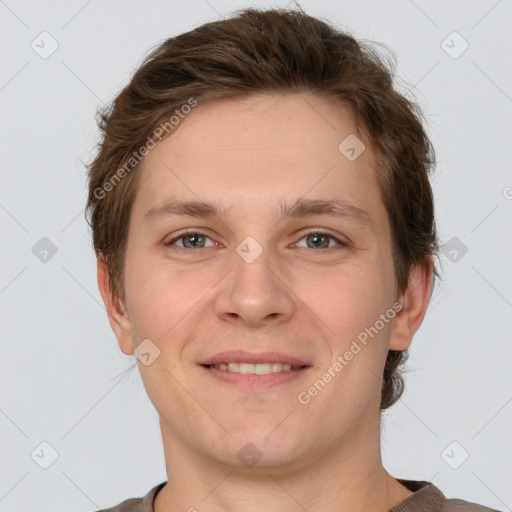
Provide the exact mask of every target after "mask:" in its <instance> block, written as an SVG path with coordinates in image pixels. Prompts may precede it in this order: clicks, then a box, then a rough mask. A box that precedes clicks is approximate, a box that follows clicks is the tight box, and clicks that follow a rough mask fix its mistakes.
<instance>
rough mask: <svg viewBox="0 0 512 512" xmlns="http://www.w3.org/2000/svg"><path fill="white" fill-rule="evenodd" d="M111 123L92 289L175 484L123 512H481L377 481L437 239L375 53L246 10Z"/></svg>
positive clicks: (406, 127)
mask: <svg viewBox="0 0 512 512" xmlns="http://www.w3.org/2000/svg"><path fill="white" fill-rule="evenodd" d="M101 127H102V129H103V132H104V134H103V142H102V145H101V147H100V151H99V153H98V156H97V157H96V159H95V160H94V162H93V163H92V164H91V166H90V170H89V180H90V183H89V187H90V194H89V201H88V205H87V206H88V211H89V212H90V213H91V225H92V229H93V237H94V246H95V249H96V252H97V256H98V259H97V261H98V283H99V288H100V291H101V294H102V297H103V300H104V302H105V305H106V307H107V311H108V316H109V320H110V324H111V326H112V329H113V330H114V332H115V335H116V337H117V340H118V342H119V346H120V348H121V350H122V351H123V352H124V353H125V354H134V355H136V357H137V360H138V363H139V368H140V372H141V376H142V379H143V382H144V385H145V388H146V390H147V393H148V395H149V397H150V399H151V401H152V403H153V404H154V406H155V408H156V410H157V411H158V413H159V416H160V426H161V431H162V438H163V444H164V452H165V460H166V468H167V477H168V478H167V481H166V482H162V483H160V484H159V485H157V486H155V487H154V488H153V489H151V490H150V491H149V492H148V493H147V494H146V496H145V497H144V498H133V499H129V500H126V501H124V502H123V503H121V504H119V505H118V506H117V507H114V508H111V509H109V510H110V511H111V512H120V511H141V512H142V511H144V512H149V511H155V512H167V511H168V512H171V511H172V512H174V511H178V510H183V511H186V510H188V511H195V510H198V511H200V512H217V511H234V510H237V511H238V510H243V511H247V512H252V511H258V512H262V511H263V512H265V511H275V510H279V511H280V512H288V511H290V512H291V511H296V510H307V511H309V512H320V511H333V510H350V511H354V512H359V511H368V510H371V511H376V512H377V511H379V512H380V511H382V512H385V511H388V510H393V512H398V511H413V510H414V511H418V510H420V511H429V512H430V511H440V510H443V511H450V510H471V511H473V510H474V511H485V510H491V509H488V508H486V507H483V506H480V505H477V504H472V503H469V502H466V501H462V500H447V499H446V498H445V496H444V495H443V493H442V492H441V491H440V490H439V489H438V488H437V487H436V486H434V485H433V484H431V483H430V482H425V481H411V480H403V479H396V478H394V477H392V476H391V475H390V474H389V473H388V472H387V471H386V470H385V468H384V467H383V465H382V461H381V455H380V418H381V414H382V412H383V411H384V410H386V409H388V408H389V407H390V406H392V405H393V404H394V403H396V401H397V400H398V399H399V398H400V395H401V393H402V391H403V381H402V378H401V376H400V372H399V370H400V366H401V365H403V363H404V361H405V360H406V354H407V353H406V351H407V349H408V347H409V346H410V344H411V342H412V338H413V336H414V334H415V332H416V331H417V330H418V328H419V327H420V325H421V323H422V321H423V318H424V315H425V312H426V308H427V306H428V302H429V300H430V297H431V293H432V288H433V284H434V276H436V275H437V271H436V268H435V265H434V257H435V256H436V255H437V252H438V240H437V235H436V230H435V222H434V208H433V199H432V191H431V188H430V184H429V181H428V174H429V171H430V170H431V168H432V167H433V164H434V152H433V149H432V147H431V144H430V142H429V141H428V139H427V137H426V135H425V132H424V130H423V127H422V123H421V121H420V112H419V111H418V110H417V107H416V106H415V105H414V104H412V103H410V102H409V101H407V100H406V99H405V98H404V97H402V96H401V95H399V94H398V93H397V92H396V91H394V90H393V87H392V71H391V70H390V69H389V68H388V67H387V66H386V65H385V64H384V63H383V61H382V60H381V59H380V58H379V56H378V54H377V53H376V52H374V51H373V50H372V49H371V48H370V47H369V46H364V45H362V44H360V43H358V42H357V41H355V40H354V39H353V38H352V37H350V36H349V35H347V34H343V33H340V32H339V31H337V30H336V29H334V28H333V27H330V26H329V25H328V24H326V23H325V22H322V21H320V20H317V19H315V18H312V17H309V16H307V15H305V14H304V13H302V12H298V11H281V10H267V11H260V10H254V9H247V10H244V11H242V12H240V13H238V14H237V15H236V16H234V17H232V18H230V19H226V20H223V21H218V22H214V23H209V24H206V25H203V26H201V27H198V28H196V29H195V30H192V31H191V32H188V33H186V34H182V35H180V36H178V37H175V38H171V39H169V40H168V41H166V42H165V43H163V44H162V45H161V46H160V47H159V48H157V49H156V50H155V51H154V52H153V53H152V55H150V56H149V57H148V59H147V60H146V61H145V63H144V64H143V65H142V66H141V67H140V69H139V70H138V71H137V73H136V74H135V75H134V77H133V78H132V80H131V82H130V83H129V84H128V85H127V87H126V88H125V89H124V90H123V91H122V92H121V94H120V95H119V96H118V98H117V99H116V100H115V102H114V104H113V106H112V109H111V110H109V111H107V112H104V113H103V117H102V123H101Z"/></svg>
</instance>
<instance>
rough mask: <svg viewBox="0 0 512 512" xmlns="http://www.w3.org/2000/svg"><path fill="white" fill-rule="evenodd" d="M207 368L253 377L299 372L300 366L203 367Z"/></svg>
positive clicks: (246, 364)
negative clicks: (252, 375)
mask: <svg viewBox="0 0 512 512" xmlns="http://www.w3.org/2000/svg"><path fill="white" fill-rule="evenodd" d="M205 366H206V367H207V368H213V369H215V370H223V371H228V372H234V373H243V374H250V373H252V374H255V375H268V374H270V373H277V372H283V371H284V372H289V371H294V370H299V369H300V368H302V366H292V365H290V364H282V363H257V364H253V363H220V364H210V365H205Z"/></svg>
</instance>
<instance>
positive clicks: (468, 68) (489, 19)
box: [0, 0, 512, 512]
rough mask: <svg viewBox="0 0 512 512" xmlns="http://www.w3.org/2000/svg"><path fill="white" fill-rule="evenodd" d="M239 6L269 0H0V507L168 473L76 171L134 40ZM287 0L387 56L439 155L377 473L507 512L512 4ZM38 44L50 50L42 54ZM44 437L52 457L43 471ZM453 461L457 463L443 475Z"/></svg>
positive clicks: (77, 501) (75, 502) (71, 498)
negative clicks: (425, 266) (399, 379)
mask: <svg viewBox="0 0 512 512" xmlns="http://www.w3.org/2000/svg"><path fill="white" fill-rule="evenodd" d="M249 5H257V6H261V7H264V6H267V7H270V6H282V7H284V6H286V5H287V2H277V3H271V2H258V3H249V2H247V3H246V2H238V1H237V2H227V1H225V0H208V1H206V0H191V1H189V2H187V3H185V2H177V1H147V2H142V1H139V2H135V1H130V2H128V1H121V0H113V1H109V2H105V1H104V2H101V1H99V0H92V1H91V0H90V1H88V2H87V1H84V0H72V1H69V0H68V1H64V0H61V1H56V0H53V1H50V2H35V1H31V2H29V1H25V2H23V1H17V0H5V1H0V23H1V25H0V26H1V30H0V38H1V52H2V55H1V72H0V73H1V74H0V108H1V113H0V119H1V134H0V135H1V138H0V140H1V142H0V143H1V154H2V160H1V170H2V181H1V183H2V186H1V188H0V221H1V234H2V242H1V244H0V245H1V264H0V310H1V330H2V340H1V354H0V380H1V385H0V450H1V455H0V462H1V467H0V510H2V511H3V512H14V511H26V510H36V509H37V510H38V511H39V512H47V511H53V512H55V511H68V510H76V511H78V510H81V511H84V512H86V511H91V510H96V509H97V508H103V507H107V506H113V505H114V504H117V503H119V502H120V501H122V500H124V499H126V498H129V497H135V496H142V495H144V494H145V493H146V492H147V491H148V490H149V489H150V488H151V487H153V486H154V485H156V484H157V483H159V482H161V481H164V480H165V479H166V474H165V466H164V458H163V452H162V445H161V439H160V431H159V425H158V417H157V414H156V411H155V410H154V408H153V406H152V405H151V403H150V402H149V400H148V398H147V396H146V394H145V391H144V388H143V386H142V382H141V380H140V377H139V373H138V370H137V368H136V367H134V365H135V362H136V360H135V359H134V356H125V355H124V354H122V352H121V351H120V350H119V348H118V345H117V342H116V339H115V337H114V335H113V333H112V331H111V329H110V326H109V324H108V321H107V315H106V312H105V310H104V308H103V304H102V301H101V297H100V294H99V291H98V287H97V283H96V266H95V258H94V253H93V250H92V245H91V239H90V234H89V231H88V226H87V224H86V222H85V220H84V216H83V208H84V205H85V200H86V181H85V170H84V166H83V165H82V161H84V162H88V161H90V159H91V157H92V155H93V152H94V150H95V143H96V141H97V137H98V131H97V128H96V124H95V119H94V115H95V110H96V108H97V107H98V106H99V105H100V104H102V103H104V102H109V101H111V100H112V99H113V98H114V97H115V95H116V93H117V92H119V90H120V89H121V87H122V86H124V85H125V84H126V83H127V81H128V80H129V78H130V75H131V73H132V72H133V70H134V69H135V68H136V66H137V65H139V64H140V63H141V61H142V58H143V56H144V55H145V54H146V53H147V51H149V49H150V48H152V47H154V46H155V45H156V44H158V43H160V42H162V41H163V40H164V39H166V38H168V37H170V36H173V35H176V34H178V33H181V32H183V31H186V30H190V29H192V28H194V27H195V26H197V25H200V24H202V23H204V22H207V21H213V20H215V19H219V18H220V17H221V16H226V15H229V13H230V12H231V11H233V10H235V9H240V8H242V7H247V6H249ZM301 6H302V7H303V9H304V10H305V11H306V12H307V13H308V14H312V15H317V16H322V17H325V18H328V19H330V20H332V21H334V22H335V23H336V24H338V25H339V26H340V27H341V28H348V29H349V30H350V31H351V32H352V33H353V34H354V35H355V36H357V37H360V38H362V39H370V40H377V41H381V42H384V43H385V44H387V45H388V46H389V47H390V48H391V49H393V50H394V51H395V52H396V55H397V59H398V66H397V71H398V75H399V76H400V77H401V78H402V79H403V80H404V81H405V82H406V84H408V85H407V86H406V87H403V90H407V89H410V92H409V93H408V94H409V95H414V96H413V98H415V99H416V100H417V101H419V103H420V105H421V106H422V108H423V109H424V111H425V113H426V115H427V119H428V123H429V125H428V127H427V128H428V132H429V134H430V136H431V138H432V141H433V143H434V145H435V148H436V151H437V156H438V167H437V171H436V174H435V177H434V178H433V180H432V185H433V188H434V193H435V199H436V208H437V212H436V214H437V222H438V227H439V234H440V237H441V240H442V242H443V243H447V242H449V241H450V240H451V242H449V245H448V246H447V247H448V250H447V251H446V255H445V256H443V258H442V262H443V271H444V284H443V285H441V286H440V287H438V288H437V291H436V293H435V296H434V298H433V302H432V304H431V305H430V307H429V311H428V312H427V316H426V319H425V321H424V323H423V325H422V327H421V329H420V330H419V332H418V334H417V335H416V337H415V339H414V342H413V346H412V349H411V357H410V361H409V363H408V368H409V373H408V375H407V388H406V392H405V395H404V397H403V398H402V400H401V401H400V402H399V404H398V405H396V406H395V407H394V408H393V409H392V410H391V411H389V413H388V414H387V417H386V421H385V424H384V427H383V441H382V448H383V460H384V464H385V466H386V468H387V469H388V470H389V471H390V473H391V474H392V475H393V476H395V477H397V478H407V479H418V480H429V481H432V482H433V483H435V484H436V485H437V486H438V487H440V488H441V490H442V491H443V492H444V493H445V494H446V496H447V497H458V498H463V499H466V500H468V501H475V502H478V503H482V504H485V505H487V506H489V507H493V508H496V509H498V510H502V511H504V510H511V507H512V487H511V486H510V482H511V475H512V461H511V455H512V441H511V433H510V432H511V429H510V424H511V421H512V404H511V401H512V377H511V371H510V361H511V360H512V344H511V343H510V341H511V336H510V332H511V318H512V271H511V266H510V262H511V261H512V242H511V240H512V237H511V236H510V235H511V225H512V223H511V220H512V200H511V199H512V173H511V165H510V144H511V143H510V140H511V135H512V133H511V132H512V130H511V119H512V117H511V113H512V99H511V97H512V72H511V68H510V55H511V54H512V39H511V37H510V27H511V26H512V2H511V1H510V0H508V1H507V0H501V1H496V0H482V1H467V0H466V1H448V2H447V1H440V0H437V1H424V0H415V1H412V0H400V1H398V0H393V1H388V2H378V1H368V0H367V1H357V2H356V1H335V0H323V1H316V2H313V1H306V0H303V1H302V3H301ZM43 31H46V32H48V33H49V34H50V36H46V35H43V36H41V35H40V34H41V32H43ZM454 31H456V32H458V34H459V35H457V34H453V32H454ZM52 39H54V40H55V41H56V42H57V43H58V48H57V50H56V51H55V52H54V53H53V54H52V55H50V56H48V58H42V57H41V56H40V54H41V53H44V52H49V51H50V50H51V45H52V44H55V43H53V42H52ZM443 41H445V42H444V43H443ZM465 41H466V42H467V44H468V45H469V46H468V48H467V50H466V51H464V52H463V53H462V54H460V55H459V53H460V52H461V50H462V49H464V46H465V44H466V43H465ZM32 42H34V43H32ZM31 44H33V46H34V47H35V48H36V49H37V50H38V52H39V53H38V52H36V51H35V50H34V49H33V48H32V47H31ZM43 237H47V238H49V239H50V240H51V241H52V243H53V244H54V245H55V246H56V248H57V253H56V254H55V255H53V256H52V257H50V256H51V253H49V254H48V256H47V259H48V261H47V262H42V261H41V260H40V259H39V258H38V257H36V255H35V254H34V253H33V251H32V249H33V247H34V246H35V245H36V244H37V243H38V241H39V240H40V239H41V238H43ZM453 237H456V238H457V239H458V240H459V241H460V242H457V240H455V241H453V240H452V239H453ZM457 243H458V244H459V246H461V244H464V246H466V247H467V253H466V254H464V255H462V257H461V254H462V252H461V251H460V248H458V246H457V245H450V244H457ZM38 247H39V246H36V249H37V248H38ZM454 250H455V251H456V252H453V251H454ZM35 252H36V253H37V250H35ZM39 256H40V257H43V256H44V255H43V254H41V253H40V254H39ZM455 258H458V260H457V261H451V260H453V259H455ZM132 367H134V368H133V369H132V370H131V371H127V370H129V369H130V368H132ZM42 442H47V443H49V444H50V445H51V446H52V447H53V449H54V450H56V452H58V458H57V459H56V460H55V462H53V464H52V465H51V466H50V467H48V469H43V468H42V467H40V465H39V464H42V463H43V464H44V463H45V462H46V463H49V462H51V453H52V449H51V448H49V447H48V446H47V445H42V446H41V443H42ZM452 442H456V443H458V444H457V445H452V446H450V445H451V443H452ZM447 447H449V448H448V449H447ZM463 450H465V451H467V452H468V454H469V458H468V459H467V460H466V461H465V462H464V463H463V464H462V465H460V467H459V468H458V469H453V468H452V467H450V465H449V464H448V462H449V463H450V464H451V465H452V466H456V465H458V464H460V462H461V460H462V458H463V456H464V451H463ZM31 454H33V458H32V455H31ZM36 461H37V462H38V463H36Z"/></svg>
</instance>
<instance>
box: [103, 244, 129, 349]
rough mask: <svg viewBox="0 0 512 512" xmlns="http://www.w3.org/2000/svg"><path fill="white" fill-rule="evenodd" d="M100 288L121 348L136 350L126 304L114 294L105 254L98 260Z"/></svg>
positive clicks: (111, 325)
mask: <svg viewBox="0 0 512 512" xmlns="http://www.w3.org/2000/svg"><path fill="white" fill-rule="evenodd" d="M96 264H97V277H98V288H99V290H100V293H101V297H102V298H103V302H104V304H105V308H106V310H107V315H108V320H109V323H110V327H111V328H112V330H113V331H114V334H115V335H116V338H117V342H118V343H119V348H120V349H121V351H122V352H123V353H124V354H126V355H132V354H133V352H134V348H133V341H132V334H131V333H132V329H131V325H130V320H129V317H128V313H127V311H126V307H125V305H124V304H123V303H122V301H120V300H119V299H118V298H117V297H116V296H115V294H114V292H113V290H112V289H111V286H110V279H109V277H110V276H109V270H108V265H107V264H106V262H105V258H104V255H103V254H102V253H99V254H98V257H97V260H96Z"/></svg>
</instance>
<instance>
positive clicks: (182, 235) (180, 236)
mask: <svg viewBox="0 0 512 512" xmlns="http://www.w3.org/2000/svg"><path fill="white" fill-rule="evenodd" d="M188 235H202V236H205V237H207V238H210V240H211V237H209V236H208V235H207V234H206V233H203V232H202V231H198V230H189V231H185V232H183V233H181V234H180V235H179V236H177V237H175V238H173V239H172V240H169V241H168V242H166V243H165V244H164V245H165V246H167V247H170V246H172V245H173V244H174V243H175V242H177V241H178V240H181V239H182V238H184V237H186V236H188ZM309 235H322V236H326V237H328V238H331V239H332V240H334V241H335V242H337V243H338V247H336V246H335V247H327V248H326V249H324V251H326V250H329V249H336V248H343V247H348V245H349V244H348V243H346V242H343V241H341V240H340V239H339V238H336V237H335V236H333V235H331V234H330V233H327V232H325V231H315V230H313V231H308V232H306V233H303V234H302V236H301V238H300V239H299V241H300V240H302V239H303V238H306V237H307V236H309ZM179 249H184V250H198V249H206V247H198V248H196V249H190V248H188V247H179ZM303 249H310V247H303Z"/></svg>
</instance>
